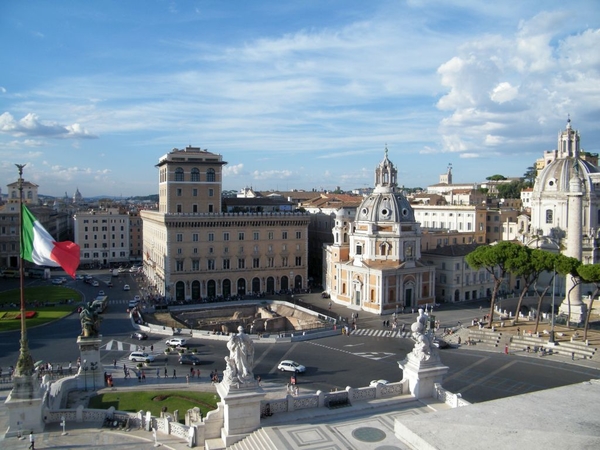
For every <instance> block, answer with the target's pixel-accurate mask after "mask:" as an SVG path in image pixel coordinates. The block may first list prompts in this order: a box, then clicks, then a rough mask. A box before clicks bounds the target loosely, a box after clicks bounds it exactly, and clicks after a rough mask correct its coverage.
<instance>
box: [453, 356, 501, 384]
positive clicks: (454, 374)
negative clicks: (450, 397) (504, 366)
mask: <svg viewBox="0 0 600 450" xmlns="http://www.w3.org/2000/svg"><path fill="white" fill-rule="evenodd" d="M488 359H490V357H489V356H482V357H481V359H479V360H477V361H475V362H474V363H473V364H471V365H470V366H467V367H465V368H464V369H462V370H459V371H458V372H456V373H453V374H452V375H450V376H449V377H444V381H445V382H447V381H450V380H452V379H454V378H458V377H460V376H462V374H464V373H465V372H468V371H469V370H471V369H472V368H473V367H475V366H478V365H479V364H482V363H484V362H486V361H487V360H488Z"/></svg>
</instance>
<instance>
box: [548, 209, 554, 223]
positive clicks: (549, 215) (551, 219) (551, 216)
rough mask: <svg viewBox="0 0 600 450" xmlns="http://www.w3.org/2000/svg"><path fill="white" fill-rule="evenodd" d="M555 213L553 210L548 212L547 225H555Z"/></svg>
mask: <svg viewBox="0 0 600 450" xmlns="http://www.w3.org/2000/svg"><path fill="white" fill-rule="evenodd" d="M553 220H554V213H553V211H552V210H551V209H547V210H546V223H553Z"/></svg>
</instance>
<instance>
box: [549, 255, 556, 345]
mask: <svg viewBox="0 0 600 450" xmlns="http://www.w3.org/2000/svg"><path fill="white" fill-rule="evenodd" d="M552 274H553V275H552V322H551V324H550V338H549V339H548V343H550V344H554V343H555V341H554V296H555V292H556V267H553V268H552Z"/></svg>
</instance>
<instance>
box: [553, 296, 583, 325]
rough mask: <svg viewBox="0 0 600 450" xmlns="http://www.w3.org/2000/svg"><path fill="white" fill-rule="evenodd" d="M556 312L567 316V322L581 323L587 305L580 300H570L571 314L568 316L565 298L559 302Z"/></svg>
mask: <svg viewBox="0 0 600 450" xmlns="http://www.w3.org/2000/svg"><path fill="white" fill-rule="evenodd" d="M558 313H559V314H564V315H565V316H568V317H569V322H571V323H583V322H585V317H586V315H587V305H586V304H585V303H583V302H582V301H581V300H579V301H578V302H577V301H573V300H571V315H570V316H569V301H568V300H567V299H565V300H564V301H563V302H562V303H561V304H560V307H559V308H558Z"/></svg>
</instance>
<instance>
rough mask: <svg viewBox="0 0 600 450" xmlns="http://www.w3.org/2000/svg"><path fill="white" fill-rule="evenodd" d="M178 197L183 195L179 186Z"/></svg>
mask: <svg viewBox="0 0 600 450" xmlns="http://www.w3.org/2000/svg"><path fill="white" fill-rule="evenodd" d="M177 197H181V189H180V188H177Z"/></svg>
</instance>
